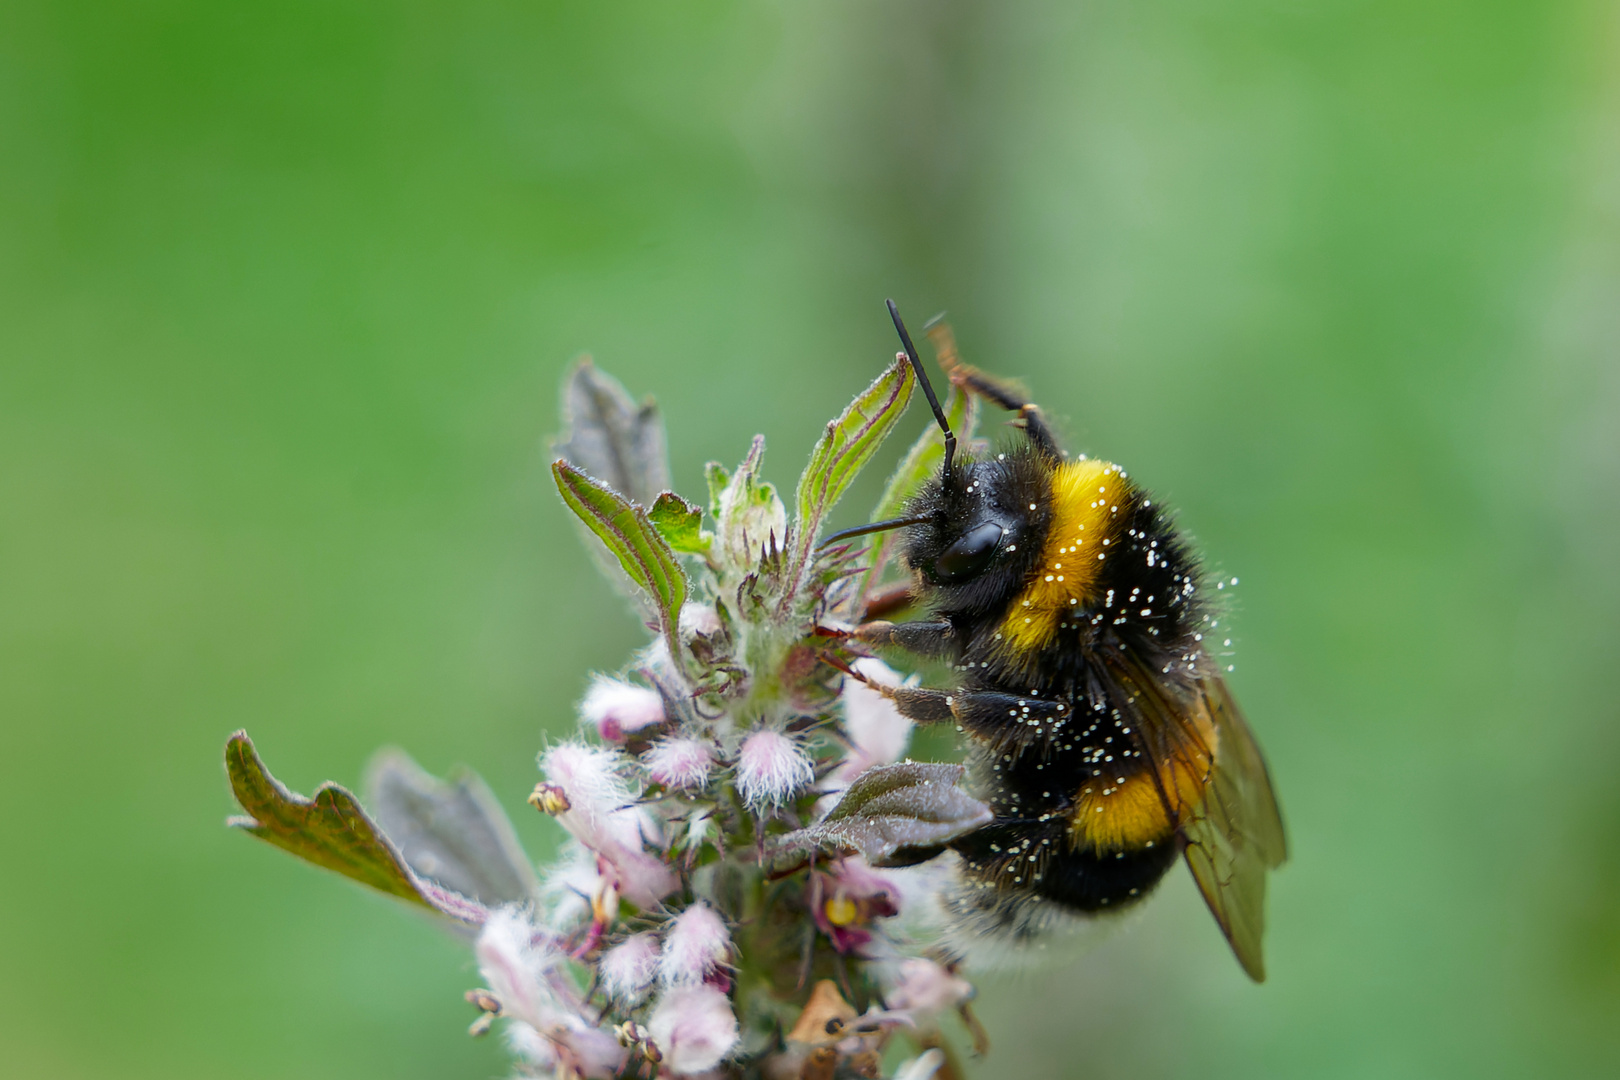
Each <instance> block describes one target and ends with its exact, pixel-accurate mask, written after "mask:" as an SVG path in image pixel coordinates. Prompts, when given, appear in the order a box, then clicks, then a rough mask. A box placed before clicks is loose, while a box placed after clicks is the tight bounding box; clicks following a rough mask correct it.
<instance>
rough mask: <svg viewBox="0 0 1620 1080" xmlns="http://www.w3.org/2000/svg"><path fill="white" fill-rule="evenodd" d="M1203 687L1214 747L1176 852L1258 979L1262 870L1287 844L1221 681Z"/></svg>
mask: <svg viewBox="0 0 1620 1080" xmlns="http://www.w3.org/2000/svg"><path fill="white" fill-rule="evenodd" d="M1203 692H1204V700H1205V702H1206V703H1207V705H1208V708H1209V710H1210V713H1211V715H1212V716H1213V717H1214V720H1215V731H1216V736H1217V739H1218V747H1217V749H1216V753H1215V770H1214V774H1213V775H1212V776H1211V778H1210V783H1209V789H1208V791H1207V793H1206V794H1205V796H1204V801H1203V802H1202V803H1200V804H1199V805H1198V807H1197V808H1196V809H1195V810H1194V812H1193V816H1192V818H1191V819H1190V820H1188V821H1187V822H1186V823H1185V824H1183V825H1182V827H1181V836H1182V840H1183V844H1184V847H1183V853H1184V854H1185V855H1186V858H1187V868H1188V869H1189V870H1191V871H1192V875H1193V879H1194V880H1195V881H1197V882H1198V889H1199V891H1200V892H1202V893H1203V894H1204V902H1205V903H1207V904H1208V905H1209V910H1210V912H1211V913H1212V914H1213V915H1214V916H1215V921H1216V922H1218V923H1220V924H1221V930H1222V931H1223V932H1224V933H1225V934H1226V940H1227V941H1229V942H1231V945H1232V951H1233V952H1234V953H1236V954H1237V958H1238V963H1240V964H1242V965H1243V970H1244V971H1246V972H1248V973H1249V978H1251V979H1253V980H1254V981H1255V982H1264V981H1265V978H1266V964H1265V959H1264V957H1263V955H1262V953H1261V939H1262V937H1263V936H1264V934H1265V929H1266V871H1268V870H1275V869H1276V868H1277V867H1279V866H1281V865H1282V862H1283V860H1284V859H1286V858H1287V857H1288V841H1287V840H1286V838H1285V837H1284V836H1283V823H1282V815H1281V814H1280V813H1278V811H1277V797H1276V796H1275V795H1274V794H1273V793H1272V790H1271V777H1270V775H1269V774H1268V773H1267V772H1266V762H1265V759H1264V758H1262V757H1261V756H1260V747H1259V746H1258V745H1256V743H1255V741H1254V734H1253V733H1252V732H1250V731H1249V725H1248V724H1247V723H1245V722H1244V720H1243V713H1242V712H1240V711H1239V710H1238V707H1237V702H1235V701H1233V700H1232V692H1231V691H1230V690H1228V689H1227V688H1226V680H1224V679H1222V678H1221V677H1220V676H1219V675H1211V676H1209V677H1207V678H1205V679H1204V680H1203Z"/></svg>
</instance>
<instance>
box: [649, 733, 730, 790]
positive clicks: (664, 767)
mask: <svg viewBox="0 0 1620 1080" xmlns="http://www.w3.org/2000/svg"><path fill="white" fill-rule="evenodd" d="M641 763H642V765H643V766H645V767H646V769H647V776H648V777H649V778H650V779H651V780H652V781H653V782H654V783H657V784H662V785H664V786H665V787H666V788H669V789H671V790H674V791H702V790H703V789H704V788H706V787H708V786H709V774H710V773H711V772H712V771H713V769H714V748H713V746H712V745H711V744H710V743H709V742H708V740H706V739H694V738H691V737H689V736H684V735H677V736H672V737H671V738H667V739H660V740H659V741H658V742H656V743H653V745H652V749H650V750H648V751H647V752H646V753H645V754H643V755H642V758H641Z"/></svg>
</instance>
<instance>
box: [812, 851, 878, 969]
mask: <svg viewBox="0 0 1620 1080" xmlns="http://www.w3.org/2000/svg"><path fill="white" fill-rule="evenodd" d="M829 869H830V872H829V873H819V872H817V873H816V874H815V876H814V878H813V879H812V886H811V888H812V889H813V890H814V891H813V892H812V897H813V898H814V899H813V903H812V908H811V918H812V919H813V920H814V921H815V924H816V926H817V928H818V929H820V930H821V932H822V933H823V934H826V935H827V938H828V940H830V941H831V942H832V945H833V948H835V949H837V950H838V951H839V952H841V953H845V954H848V953H854V952H857V951H858V950H859V949H861V948H862V947H863V946H865V945H866V944H867V943H868V942H870V941H871V940H872V932H871V930H870V929H869V927H870V926H871V924H872V920H874V919H885V918H889V917H891V916H894V915H898V914H900V907H899V898H900V892H899V890H898V889H896V888H895V887H894V886H893V885H891V884H890V883H889V882H888V880H887V879H885V878H882V877H879V876H878V875H877V874H875V873H873V871H872V868H871V867H870V866H868V865H867V864H866V862H865V860H863V859H859V858H856V857H853V856H851V857H849V858H844V859H839V860H837V861H835V862H833V863H832V864H831V866H830V868H829Z"/></svg>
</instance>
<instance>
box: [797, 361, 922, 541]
mask: <svg viewBox="0 0 1620 1080" xmlns="http://www.w3.org/2000/svg"><path fill="white" fill-rule="evenodd" d="M916 381H917V377H916V376H915V375H914V374H913V373H912V371H911V365H909V364H907V363H906V362H905V361H903V360H896V361H895V362H894V364H893V365H892V366H891V367H890V368H889V370H887V371H885V372H884V373H883V374H882V375H881V376H879V377H878V379H877V381H875V382H874V383H872V385H871V386H869V387H867V388H866V390H865V391H864V392H862V393H861V394H860V395H859V396H858V397H856V399H855V400H854V401H852V402H850V403H849V407H848V408H847V409H845V410H844V411H843V413H842V414H841V415H840V416H839V417H838V419H836V420H834V421H832V422H831V423H829V424H828V425H827V430H826V432H825V433H824V434H823V435H822V436H821V441H820V442H818V443H816V448H815V450H813V451H812V452H811V454H810V464H809V465H808V466H807V467H806V468H805V470H804V475H803V476H801V477H799V489H798V494H797V496H796V502H797V503H798V510H799V529H800V543H801V544H805V545H809V544H813V543H814V542H815V536H816V533H817V532H818V531H819V530H820V528H821V523H822V521H823V519H825V517H826V515H827V512H828V511H829V510H831V509H832V508H833V505H834V504H835V503H837V502H838V499H839V497H840V496H842V495H843V494H844V491H845V490H846V489H847V488H848V487H849V485H850V482H851V481H853V480H854V479H855V475H856V474H857V473H858V472H860V471H861V467H862V466H864V465H865V464H866V463H867V462H868V461H869V460H871V457H872V455H873V454H874V453H875V452H876V451H877V448H878V447H879V446H881V445H882V444H883V440H884V439H885V438H887V437H888V434H889V432H890V431H893V430H894V425H895V424H896V423H897V422H898V421H899V420H900V416H901V414H902V413H904V412H905V410H906V405H907V403H908V402H910V401H911V391H912V388H913V387H914V386H915V385H916Z"/></svg>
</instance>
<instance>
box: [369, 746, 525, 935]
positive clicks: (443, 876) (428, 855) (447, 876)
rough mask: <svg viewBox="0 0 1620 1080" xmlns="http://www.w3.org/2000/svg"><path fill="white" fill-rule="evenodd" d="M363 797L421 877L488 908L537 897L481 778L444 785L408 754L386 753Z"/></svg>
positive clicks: (467, 776) (465, 774)
mask: <svg viewBox="0 0 1620 1080" xmlns="http://www.w3.org/2000/svg"><path fill="white" fill-rule="evenodd" d="M366 793H367V794H366V802H367V803H368V804H370V806H371V811H372V816H373V817H374V818H375V820H376V822H377V824H378V825H380V826H381V827H382V830H383V832H385V833H386V834H387V835H388V838H389V840H390V841H392V842H393V843H394V845H395V846H396V847H397V848H398V850H399V853H400V854H401V855H402V856H404V858H405V862H406V865H408V866H409V867H410V868H411V870H412V871H413V872H414V873H416V874H417V875H418V876H420V877H425V878H431V879H433V880H434V881H437V882H438V883H439V884H440V885H443V886H445V887H446V888H450V889H454V890H455V891H456V892H458V893H461V894H462V895H463V896H468V897H471V898H472V899H474V900H477V901H479V902H480V903H483V904H486V905H489V906H491V907H493V906H496V905H499V904H513V903H521V902H522V901H525V900H529V899H532V898H533V897H534V896H535V894H537V893H538V892H539V882H538V881H537V880H536V879H535V876H534V869H533V867H532V866H531V865H530V864H529V858H528V856H527V855H525V854H524V853H523V848H522V846H521V845H519V843H518V839H517V833H516V832H515V831H514V830H513V828H512V822H511V821H510V820H509V819H508V818H507V816H506V814H505V812H504V811H503V810H502V809H501V807H500V804H499V803H498V802H496V801H495V796H494V795H493V794H492V793H491V792H490V790H489V787H488V786H487V785H486V784H485V783H484V782H483V780H481V779H479V777H478V774H477V773H474V772H472V771H471V770H467V769H461V770H458V771H456V772H453V773H452V774H451V776H450V779H449V780H440V779H439V778H438V777H436V776H434V775H432V774H431V773H429V772H427V771H426V770H424V769H423V768H422V767H421V766H420V765H418V764H417V763H416V762H414V761H412V760H411V757H410V755H409V754H407V753H405V751H403V750H396V749H385V750H380V751H378V752H377V756H376V757H374V758H373V759H372V761H371V767H370V768H369V769H368V770H367V771H366Z"/></svg>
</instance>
